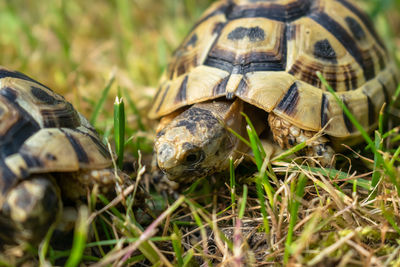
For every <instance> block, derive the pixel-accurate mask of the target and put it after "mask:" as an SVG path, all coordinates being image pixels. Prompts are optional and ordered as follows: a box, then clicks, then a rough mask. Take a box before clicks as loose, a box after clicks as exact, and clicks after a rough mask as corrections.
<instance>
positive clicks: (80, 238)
mask: <svg viewBox="0 0 400 267" xmlns="http://www.w3.org/2000/svg"><path fill="white" fill-rule="evenodd" d="M88 216H89V212H88V209H87V207H86V206H81V208H80V209H79V217H78V220H77V222H76V226H75V231H74V241H73V244H72V249H71V255H70V256H69V258H68V260H67V262H66V263H65V266H66V267H75V266H78V265H79V263H80V261H81V259H82V256H83V251H84V250H85V245H86V239H87V235H88V224H87V220H88Z"/></svg>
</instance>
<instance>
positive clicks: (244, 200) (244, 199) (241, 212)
mask: <svg viewBox="0 0 400 267" xmlns="http://www.w3.org/2000/svg"><path fill="white" fill-rule="evenodd" d="M247 192H248V189H247V185H243V195H242V199H241V201H240V210H239V219H243V216H244V212H245V210H246V203H247Z"/></svg>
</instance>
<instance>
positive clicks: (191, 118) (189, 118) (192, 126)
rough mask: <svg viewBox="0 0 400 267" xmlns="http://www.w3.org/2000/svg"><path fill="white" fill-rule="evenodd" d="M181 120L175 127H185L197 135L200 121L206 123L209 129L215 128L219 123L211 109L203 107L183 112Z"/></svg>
mask: <svg viewBox="0 0 400 267" xmlns="http://www.w3.org/2000/svg"><path fill="white" fill-rule="evenodd" d="M182 115H183V116H182V120H180V121H179V122H178V123H177V124H176V125H175V127H182V126H183V127H185V128H186V129H187V130H188V131H189V132H190V133H191V134H193V135H195V134H196V130H197V126H198V124H199V123H201V124H204V126H205V127H207V128H208V129H213V128H214V127H215V124H217V123H219V121H218V119H217V118H215V116H214V114H212V112H211V111H209V110H205V109H202V108H191V109H188V110H186V111H185V112H184V113H182Z"/></svg>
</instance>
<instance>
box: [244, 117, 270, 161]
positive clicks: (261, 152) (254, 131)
mask: <svg viewBox="0 0 400 267" xmlns="http://www.w3.org/2000/svg"><path fill="white" fill-rule="evenodd" d="M241 114H242V116H243V117H244V118H245V119H246V122H247V125H249V126H250V129H251V131H252V132H253V133H254V134H255V136H256V138H255V140H256V142H257V146H258V148H259V150H260V154H261V157H262V158H265V157H266V153H265V150H264V147H263V145H262V143H261V141H260V138H258V134H257V131H256V129H255V128H254V125H253V123H251V120H250V118H249V117H248V116H247V115H246V114H245V113H243V112H242V113H241Z"/></svg>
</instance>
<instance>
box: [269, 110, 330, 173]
mask: <svg viewBox="0 0 400 267" xmlns="http://www.w3.org/2000/svg"><path fill="white" fill-rule="evenodd" d="M268 123H269V126H270V129H271V131H272V135H273V137H274V140H275V142H277V143H278V144H279V145H280V146H281V147H282V148H291V147H293V146H295V145H297V144H300V143H302V142H305V141H307V140H310V139H311V138H312V137H313V136H315V134H316V132H313V131H307V130H303V129H300V128H299V127H297V126H294V125H293V124H291V123H290V122H288V121H286V120H285V119H282V118H280V117H278V116H276V115H275V114H273V113H270V114H269V116H268ZM328 142H329V140H328V139H327V138H326V137H323V136H320V137H317V138H315V139H314V140H312V141H311V142H308V144H307V147H306V148H305V154H306V155H307V156H309V157H314V158H317V159H318V161H319V162H320V163H321V165H322V166H332V165H334V164H335V160H334V154H335V152H334V150H333V149H332V148H331V147H330V146H329V145H328Z"/></svg>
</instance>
